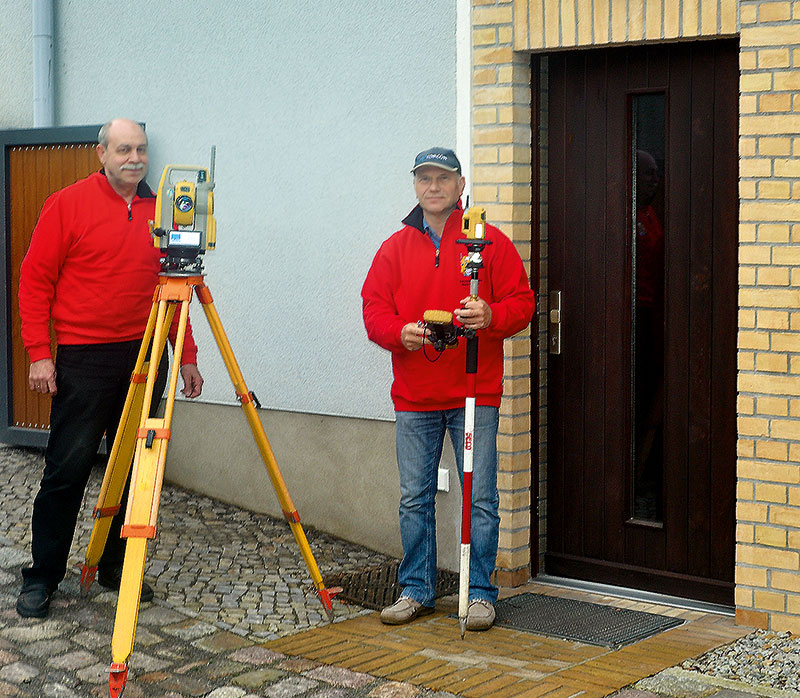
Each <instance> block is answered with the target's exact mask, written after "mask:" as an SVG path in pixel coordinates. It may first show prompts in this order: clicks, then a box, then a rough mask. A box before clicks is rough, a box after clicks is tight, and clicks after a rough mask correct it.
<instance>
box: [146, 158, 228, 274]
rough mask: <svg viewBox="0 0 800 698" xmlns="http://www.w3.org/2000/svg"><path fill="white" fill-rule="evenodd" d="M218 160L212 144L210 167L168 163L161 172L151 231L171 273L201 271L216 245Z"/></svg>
mask: <svg viewBox="0 0 800 698" xmlns="http://www.w3.org/2000/svg"><path fill="white" fill-rule="evenodd" d="M215 159H216V146H212V147H211V166H210V168H209V169H206V168H204V167H195V166H192V165H167V166H166V167H165V168H164V173H163V174H162V175H161V182H160V183H159V185H158V193H157V194H156V213H155V220H153V221H150V232H151V233H152V234H153V244H154V245H155V246H156V247H157V248H158V249H160V250H161V252H162V253H163V255H164V256H163V259H162V260H161V267H162V270H163V273H165V274H167V275H168V276H187V275H188V276H194V275H197V274H202V272H203V254H204V253H205V251H206V250H213V249H214V248H215V247H216V243H217V221H216V219H215V218H214V161H215Z"/></svg>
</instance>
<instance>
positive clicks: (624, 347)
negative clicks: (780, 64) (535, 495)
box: [545, 41, 738, 604]
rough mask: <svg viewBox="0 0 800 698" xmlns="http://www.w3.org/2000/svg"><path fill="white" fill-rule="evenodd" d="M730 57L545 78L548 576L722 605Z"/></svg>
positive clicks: (622, 56) (733, 281)
mask: <svg viewBox="0 0 800 698" xmlns="http://www.w3.org/2000/svg"><path fill="white" fill-rule="evenodd" d="M737 57H738V49H737V44H736V42H735V41H713V42H711V41H709V42H693V43H686V44H671V45H659V46H652V47H631V48H624V49H609V50H601V51H584V52H571V53H562V54H555V55H552V56H550V58H549V90H548V93H549V100H550V101H549V122H548V123H549V148H548V185H549V208H548V211H549V251H548V257H549V259H548V284H549V288H550V289H551V295H552V292H553V291H557V292H560V297H561V351H560V353H558V354H550V355H549V359H548V472H547V478H548V480H547V481H548V507H547V548H548V549H547V554H546V557H545V571H546V572H547V573H548V574H551V575H558V576H566V577H571V578H578V579H585V580H591V581H598V582H603V583H610V584H616V585H621V586H626V587H631V588H637V589H646V590H651V591H657V592H662V593H668V594H674V595H678V596H684V597H691V598H696V599H702V600H706V601H712V602H717V603H724V604H732V603H733V574H734V528H735V513H734V504H735V455H736V453H735V449H736V405H735V401H736V327H737V302H736V297H737V296H736V294H737V204H738V192H737V176H738V174H737V173H738V165H737V162H738V148H737V118H738V64H737ZM648 177H649V179H648Z"/></svg>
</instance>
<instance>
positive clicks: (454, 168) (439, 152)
mask: <svg viewBox="0 0 800 698" xmlns="http://www.w3.org/2000/svg"><path fill="white" fill-rule="evenodd" d="M424 165H431V166H433V167H441V168H442V169H443V170H448V171H449V172H458V174H461V163H460V162H459V161H458V158H457V157H456V154H455V153H454V152H453V151H452V150H450V149H449V148H429V149H428V150H423V151H422V152H421V153H420V154H419V155H417V157H416V158H414V167H412V168H411V171H412V172H416V171H417V169H418V168H420V167H423V166H424Z"/></svg>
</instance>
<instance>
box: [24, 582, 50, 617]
mask: <svg viewBox="0 0 800 698" xmlns="http://www.w3.org/2000/svg"><path fill="white" fill-rule="evenodd" d="M52 596H53V592H52V590H51V589H50V587H48V586H47V585H46V584H32V585H31V586H29V587H23V589H22V591H20V592H19V596H18V597H17V613H19V614H20V615H21V616H22V617H23V618H47V614H48V613H49V612H50V599H51V598H52Z"/></svg>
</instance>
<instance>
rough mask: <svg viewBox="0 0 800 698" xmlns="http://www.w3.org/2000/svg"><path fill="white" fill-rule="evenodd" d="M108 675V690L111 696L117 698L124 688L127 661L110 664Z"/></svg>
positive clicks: (126, 680)
mask: <svg viewBox="0 0 800 698" xmlns="http://www.w3.org/2000/svg"><path fill="white" fill-rule="evenodd" d="M109 671H110V674H109V676H108V692H109V694H110V695H111V698H119V697H120V696H121V695H122V692H123V691H124V690H125V684H126V683H127V682H128V664H127V662H123V663H118V662H114V663H112V664H111V668H110V669H109Z"/></svg>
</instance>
